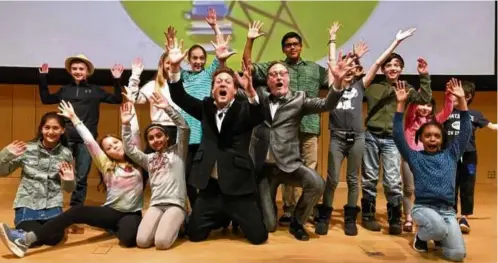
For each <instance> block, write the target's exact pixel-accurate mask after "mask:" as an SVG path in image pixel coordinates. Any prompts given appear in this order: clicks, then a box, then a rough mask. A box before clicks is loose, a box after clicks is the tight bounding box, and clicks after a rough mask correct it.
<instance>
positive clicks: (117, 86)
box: [100, 64, 124, 104]
mask: <svg viewBox="0 0 498 263" xmlns="http://www.w3.org/2000/svg"><path fill="white" fill-rule="evenodd" d="M123 70H124V66H123V65H120V64H116V65H114V66H113V67H112V68H111V73H112V76H113V79H112V82H113V93H108V92H107V91H105V90H104V89H101V91H102V96H101V97H100V101H101V102H103V103H109V104H121V103H122V102H123V96H121V74H123Z"/></svg>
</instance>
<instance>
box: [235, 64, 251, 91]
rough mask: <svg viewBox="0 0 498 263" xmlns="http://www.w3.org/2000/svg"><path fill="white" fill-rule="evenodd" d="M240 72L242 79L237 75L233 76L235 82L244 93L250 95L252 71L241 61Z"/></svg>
mask: <svg viewBox="0 0 498 263" xmlns="http://www.w3.org/2000/svg"><path fill="white" fill-rule="evenodd" d="M242 71H243V75H242V77H241V76H240V75H239V74H238V73H236V74H235V77H236V78H237V82H239V85H240V86H242V88H243V89H244V90H245V91H246V93H247V92H248V93H251V94H252V93H253V92H254V87H253V85H252V69H251V67H250V66H249V65H246V63H245V62H244V61H242Z"/></svg>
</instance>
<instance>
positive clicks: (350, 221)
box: [344, 205, 360, 236]
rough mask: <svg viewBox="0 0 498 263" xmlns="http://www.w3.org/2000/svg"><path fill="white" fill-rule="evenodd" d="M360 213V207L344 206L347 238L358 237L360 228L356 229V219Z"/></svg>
mask: <svg viewBox="0 0 498 263" xmlns="http://www.w3.org/2000/svg"><path fill="white" fill-rule="evenodd" d="M359 212H360V207H359V206H356V207H351V206H347V205H345V206H344V234H346V236H356V235H358V228H357V227H356V217H357V216H358V213H359Z"/></svg>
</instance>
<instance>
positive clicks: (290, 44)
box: [284, 42, 301, 48]
mask: <svg viewBox="0 0 498 263" xmlns="http://www.w3.org/2000/svg"><path fill="white" fill-rule="evenodd" d="M300 45H301V43H299V42H292V43H285V44H284V47H286V48H289V47H299V46H300Z"/></svg>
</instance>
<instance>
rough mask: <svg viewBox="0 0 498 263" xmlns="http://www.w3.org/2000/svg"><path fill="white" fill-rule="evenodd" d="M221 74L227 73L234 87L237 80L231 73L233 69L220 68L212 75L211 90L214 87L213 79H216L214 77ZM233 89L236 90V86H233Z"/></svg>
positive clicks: (233, 73)
mask: <svg viewBox="0 0 498 263" xmlns="http://www.w3.org/2000/svg"><path fill="white" fill-rule="evenodd" d="M221 73H227V74H228V75H230V76H232V78H233V81H234V85H235V82H236V81H237V78H236V77H235V72H234V71H233V69H231V68H229V67H221V68H218V69H217V70H216V71H215V72H214V73H213V77H212V78H211V89H213V86H214V79H215V78H216V76H218V75H220V74H221ZM234 87H235V88H237V86H234Z"/></svg>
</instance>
